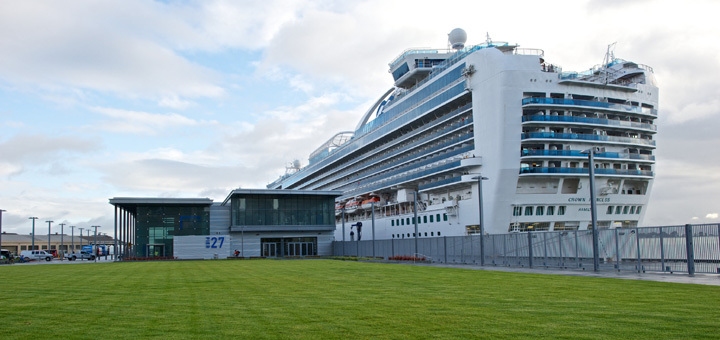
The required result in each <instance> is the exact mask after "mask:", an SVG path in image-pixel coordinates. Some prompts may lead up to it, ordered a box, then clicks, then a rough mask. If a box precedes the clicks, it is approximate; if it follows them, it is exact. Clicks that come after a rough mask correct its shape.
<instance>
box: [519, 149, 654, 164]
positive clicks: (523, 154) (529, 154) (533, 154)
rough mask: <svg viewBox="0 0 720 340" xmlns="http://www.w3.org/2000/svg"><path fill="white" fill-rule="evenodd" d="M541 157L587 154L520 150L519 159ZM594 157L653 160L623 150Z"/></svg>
mask: <svg viewBox="0 0 720 340" xmlns="http://www.w3.org/2000/svg"><path fill="white" fill-rule="evenodd" d="M543 157H577V158H587V154H583V153H581V152H580V151H576V150H523V151H521V152H520V158H521V159H529V158H543ZM595 158H608V159H628V160H636V161H647V162H654V161H655V156H654V155H645V154H637V153H623V152H600V153H596V154H595Z"/></svg>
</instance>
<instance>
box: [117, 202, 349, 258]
mask: <svg viewBox="0 0 720 340" xmlns="http://www.w3.org/2000/svg"><path fill="white" fill-rule="evenodd" d="M341 194H342V193H341V192H340V191H316V190H264V189H236V190H233V191H232V192H230V194H228V196H227V198H225V200H224V201H223V202H214V201H213V200H211V199H209V198H143V197H115V198H112V199H110V204H112V205H113V206H114V207H115V230H117V236H118V241H119V243H120V247H121V249H120V251H119V252H120V254H121V255H122V256H124V257H126V258H127V257H143V258H144V257H168V258H169V257H173V258H179V259H183V258H186V259H195V258H226V257H233V256H238V257H304V256H325V255H332V241H333V240H334V236H333V235H334V232H335V198H336V197H338V196H340V195H341Z"/></svg>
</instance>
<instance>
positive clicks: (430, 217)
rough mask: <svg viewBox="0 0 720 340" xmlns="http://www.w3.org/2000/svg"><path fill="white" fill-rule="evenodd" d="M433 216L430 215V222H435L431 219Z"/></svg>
mask: <svg viewBox="0 0 720 340" xmlns="http://www.w3.org/2000/svg"><path fill="white" fill-rule="evenodd" d="M433 217H435V215H430V223H433V222H435V221H433Z"/></svg>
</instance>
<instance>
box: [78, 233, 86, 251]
mask: <svg viewBox="0 0 720 340" xmlns="http://www.w3.org/2000/svg"><path fill="white" fill-rule="evenodd" d="M78 229H80V250H81V251H82V247H83V240H82V231H83V229H85V228H78Z"/></svg>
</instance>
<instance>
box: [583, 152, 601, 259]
mask: <svg viewBox="0 0 720 340" xmlns="http://www.w3.org/2000/svg"><path fill="white" fill-rule="evenodd" d="M595 151H597V148H595V147H592V148H590V149H588V150H585V151H581V152H580V153H582V154H587V155H588V160H589V161H590V164H589V166H590V169H589V173H590V217H591V219H592V238H593V270H594V271H599V270H600V252H599V249H598V230H597V205H596V203H595Z"/></svg>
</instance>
